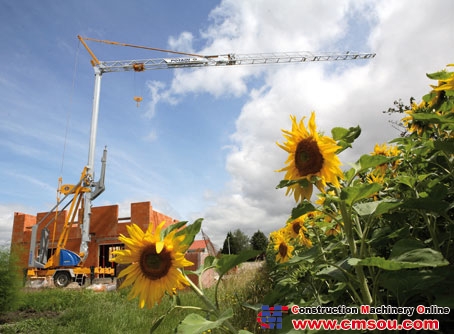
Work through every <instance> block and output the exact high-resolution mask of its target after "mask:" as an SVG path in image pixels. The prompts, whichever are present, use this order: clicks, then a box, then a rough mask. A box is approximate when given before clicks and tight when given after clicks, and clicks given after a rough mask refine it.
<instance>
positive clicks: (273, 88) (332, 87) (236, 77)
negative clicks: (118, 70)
mask: <svg viewBox="0 0 454 334" xmlns="http://www.w3.org/2000/svg"><path fill="white" fill-rule="evenodd" d="M353 12H354V14H352V13H353ZM452 12H454V3H453V2H451V1H449V0H436V1H431V2H427V1H399V2H396V1H368V2H364V3H363V5H358V3H357V2H353V1H340V2H335V3H333V2H331V1H305V2H301V1H286V2H282V3H280V4H279V6H278V7H276V5H275V2H273V1H265V0H263V1H254V2H250V1H235V0H228V1H222V2H221V4H220V5H219V6H218V7H217V8H216V9H215V10H213V11H212V13H211V20H212V24H211V25H210V26H209V27H207V28H206V29H205V30H204V31H203V32H202V34H201V36H202V37H203V38H204V39H205V40H206V41H207V45H206V46H205V47H204V48H203V50H201V51H203V53H205V54H210V53H213V52H215V51H219V50H221V51H225V52H229V51H238V50H241V51H242V52H263V51H271V50H273V51H288V50H294V51H296V50H303V49H306V50H317V49H319V48H321V47H323V48H325V50H327V49H328V48H329V47H330V45H335V44H336V43H338V42H339V41H341V40H343V39H345V38H347V37H348V36H345V34H346V31H348V29H349V28H348V27H347V25H348V24H353V23H352V22H349V21H348V20H349V19H350V20H351V19H354V18H355V16H356V17H359V16H360V17H362V18H363V19H364V21H365V22H367V23H368V26H364V31H361V30H357V31H355V32H354V33H355V34H356V35H358V36H359V37H358V40H364V41H367V43H368V44H365V45H364V50H367V49H368V48H371V49H372V51H373V52H376V53H377V57H376V58H375V59H373V60H370V61H362V62H357V63H352V64H345V65H343V64H336V65H338V67H334V65H331V64H315V63H312V64H304V65H299V66H290V65H287V66H281V67H272V66H269V67H267V66H263V67H260V68H258V69H257V68H251V67H241V69H235V70H233V69H232V68H229V69H227V70H228V71H229V73H228V75H227V74H226V72H220V71H217V70H209V69H206V70H198V71H196V72H189V73H188V72H184V73H183V72H181V73H180V72H178V73H177V74H176V75H175V78H174V81H173V83H172V85H171V90H172V92H171V93H170V94H175V95H178V94H186V93H188V92H193V93H196V92H209V93H211V94H213V95H214V96H218V95H220V94H227V95H233V96H240V95H242V94H245V93H246V91H247V90H248V87H247V83H248V80H250V79H251V76H255V77H258V76H260V75H262V77H261V78H263V80H264V82H263V83H262V84H261V85H260V86H259V87H258V88H256V89H254V90H251V91H249V92H248V94H249V95H248V96H249V98H248V102H247V103H246V104H245V105H244V106H243V108H242V110H241V114H240V116H239V117H238V119H237V122H236V131H235V133H233V134H232V136H231V140H232V145H231V146H230V151H229V153H228V154H227V159H226V161H227V162H226V169H227V171H228V172H229V174H230V176H231V181H230V183H229V184H228V187H227V188H226V189H225V190H224V192H222V193H220V194H217V195H213V196H212V197H211V198H209V199H210V200H211V201H214V204H212V205H210V206H209V207H208V208H207V209H206V210H205V212H204V217H205V223H206V226H205V227H204V230H205V231H206V232H207V233H208V234H209V235H210V234H211V235H210V236H211V237H212V238H213V239H214V240H216V242H217V243H218V245H219V244H220V245H222V242H223V239H224V237H225V234H226V233H227V232H228V231H229V230H233V229H235V228H241V229H242V230H243V231H245V232H246V233H250V234H251V233H253V232H255V231H256V230H257V229H260V230H262V231H264V232H266V233H268V232H270V231H271V230H273V229H276V228H279V227H280V226H281V225H282V224H283V223H284V220H285V219H286V218H287V217H288V215H289V213H290V209H291V208H292V207H293V206H294V203H293V199H292V198H288V197H287V198H286V197H284V196H283V191H282V190H275V186H276V184H277V183H278V181H279V180H280V178H281V177H282V175H279V174H278V173H275V172H274V170H275V169H277V168H281V167H283V163H284V161H285V158H286V156H285V154H284V153H285V152H280V149H279V148H277V146H276V145H275V142H276V140H279V141H282V137H281V133H280V129H281V128H282V127H284V128H288V127H289V126H290V122H289V119H288V115H289V114H296V115H297V117H298V118H300V117H302V116H304V115H306V116H307V115H309V113H310V111H311V110H316V112H317V124H318V126H319V128H320V129H321V130H323V131H325V132H326V133H328V134H329V131H330V130H331V128H332V127H334V126H343V127H350V126H356V125H360V127H361V128H362V135H361V137H360V139H359V140H358V141H357V143H355V144H354V149H353V150H350V151H348V152H346V153H344V154H343V155H342V159H343V161H344V162H345V164H347V163H348V162H353V161H355V160H356V159H357V158H359V155H360V154H363V153H368V152H370V151H372V150H373V145H374V144H375V143H382V142H385V141H387V140H390V139H392V138H394V137H397V136H398V135H399V134H398V132H397V131H396V130H394V129H393V128H392V127H391V126H390V124H389V120H390V118H389V117H388V116H387V115H385V114H383V113H382V111H383V110H386V109H387V108H388V107H390V106H391V105H392V103H393V101H394V100H396V99H398V98H402V99H403V101H404V102H407V101H408V99H409V98H410V97H411V96H415V97H417V98H420V97H421V95H422V94H424V93H425V92H427V90H428V89H429V87H428V85H429V84H430V81H429V80H428V79H426V78H425V73H426V72H430V71H436V70H438V69H441V68H444V66H445V65H446V64H447V63H449V62H452V59H450V58H449V57H451V55H452V50H453V49H454V40H453V39H452V36H451V34H452V31H454V23H453V21H452V19H451V16H450V14H449V13H452ZM369 32H370V34H369V35H364V36H363V37H361V36H360V35H361V34H368V33H369ZM360 37H361V38H360ZM361 47H362V46H361V45H357V49H361ZM327 51H328V50H327ZM271 67H272V68H271ZM333 68H335V69H336V71H335V72H332V71H331V69H333ZM227 70H226V71H227ZM222 87H223V88H224V91H222Z"/></svg>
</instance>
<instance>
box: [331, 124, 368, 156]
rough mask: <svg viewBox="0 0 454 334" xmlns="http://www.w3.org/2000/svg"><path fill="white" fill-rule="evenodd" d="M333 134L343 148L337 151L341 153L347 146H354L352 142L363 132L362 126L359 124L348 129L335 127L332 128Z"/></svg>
mask: <svg viewBox="0 0 454 334" xmlns="http://www.w3.org/2000/svg"><path fill="white" fill-rule="evenodd" d="M331 134H332V136H333V139H334V140H335V141H337V144H338V145H339V146H341V149H339V150H338V151H337V153H340V152H342V151H343V150H345V149H346V148H349V147H352V145H351V144H352V143H353V142H354V141H355V139H356V138H358V137H359V135H360V134H361V128H360V127H359V126H357V127H350V128H348V129H345V128H341V127H335V128H333V129H332V130H331Z"/></svg>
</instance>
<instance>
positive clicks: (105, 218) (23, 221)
mask: <svg viewBox="0 0 454 334" xmlns="http://www.w3.org/2000/svg"><path fill="white" fill-rule="evenodd" d="M118 211H119V209H118V205H109V206H100V207H93V208H92V213H91V222H90V235H91V242H90V243H89V247H88V252H89V253H88V257H87V260H86V261H85V263H84V266H86V267H89V266H95V267H97V266H101V265H102V263H99V262H100V261H99V246H101V245H110V244H120V242H119V241H118V236H119V235H120V233H121V234H125V235H127V230H126V225H128V224H130V223H134V224H137V225H139V226H140V227H141V228H142V229H143V230H146V228H147V227H148V224H149V223H152V224H154V226H157V225H158V224H159V223H161V222H162V221H165V222H166V224H165V226H168V225H170V224H172V223H175V222H176V220H174V219H173V218H171V217H169V216H166V215H164V214H162V213H159V212H157V211H154V210H153V207H152V206H151V203H150V202H140V203H131V217H130V221H128V220H126V221H123V220H121V222H119V220H118V218H119V217H118ZM46 214H47V213H45V212H44V213H38V214H37V215H36V216H33V215H29V214H25V213H19V212H16V213H15V214H14V222H13V231H12V237H11V244H12V245H13V246H14V248H15V249H16V250H20V251H19V253H18V254H20V260H21V265H22V266H23V267H24V268H25V267H27V264H28V253H29V250H30V238H31V227H32V226H33V225H34V224H36V223H37V222H39V221H40V219H42V218H43V217H44V216H45V215H46ZM52 215H53V214H52ZM52 215H50V216H49V217H48V218H46V220H45V222H43V223H41V224H40V226H39V228H38V234H37V243H38V244H39V239H40V236H41V230H42V229H43V228H44V226H45V225H46V222H48V221H50V220H51V219H52V218H53V217H51V216H52ZM65 218H66V212H64V213H62V214H61V215H60V216H59V218H58V223H57V226H56V229H55V231H56V233H55V239H54V242H52V236H53V232H54V223H52V224H50V225H49V226H48V228H49V232H50V233H49V248H55V247H56V245H57V241H58V238H59V236H60V233H61V231H62V226H63V223H64V221H65ZM77 219H82V217H77V218H76V220H77ZM80 243H81V231H80V228H79V226H78V225H74V227H72V228H71V230H70V233H69V237H68V242H67V244H66V247H65V248H66V249H69V250H72V251H74V252H76V253H78V252H79V248H80ZM37 246H38V245H37ZM37 250H38V248H37V249H36V254H37Z"/></svg>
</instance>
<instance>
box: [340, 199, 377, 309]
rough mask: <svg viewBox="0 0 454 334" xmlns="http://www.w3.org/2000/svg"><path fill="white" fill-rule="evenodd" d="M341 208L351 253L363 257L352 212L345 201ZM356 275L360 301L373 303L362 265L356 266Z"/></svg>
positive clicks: (368, 303) (342, 202) (341, 203)
mask: <svg viewBox="0 0 454 334" xmlns="http://www.w3.org/2000/svg"><path fill="white" fill-rule="evenodd" d="M340 210H341V214H342V219H343V220H344V227H345V234H346V235H347V241H348V244H349V246H350V253H351V254H352V256H354V257H359V258H361V257H362V256H361V254H358V249H357V247H356V241H355V237H354V235H353V222H352V219H351V218H352V217H351V214H350V212H349V211H348V210H347V205H346V203H345V201H341V202H340ZM355 271H356V276H357V278H358V281H359V289H360V291H361V297H362V300H361V301H360V302H361V303H362V304H367V305H371V304H372V295H371V294H370V291H369V286H368V284H367V279H366V275H365V274H364V270H363V267H362V266H356V267H355Z"/></svg>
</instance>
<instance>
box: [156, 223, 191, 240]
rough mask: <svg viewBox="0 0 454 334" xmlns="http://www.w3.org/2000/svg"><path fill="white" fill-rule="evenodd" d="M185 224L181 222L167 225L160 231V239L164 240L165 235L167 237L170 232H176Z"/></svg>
mask: <svg viewBox="0 0 454 334" xmlns="http://www.w3.org/2000/svg"><path fill="white" fill-rule="evenodd" d="M186 224H187V221H182V222H178V223H175V224H171V225H169V226H168V227H167V228H165V229H163V230H162V231H161V238H165V237H166V235H168V234H169V233H170V232H172V231H173V230H178V229H180V228H182V227H183V226H184V225H186Z"/></svg>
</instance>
